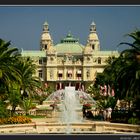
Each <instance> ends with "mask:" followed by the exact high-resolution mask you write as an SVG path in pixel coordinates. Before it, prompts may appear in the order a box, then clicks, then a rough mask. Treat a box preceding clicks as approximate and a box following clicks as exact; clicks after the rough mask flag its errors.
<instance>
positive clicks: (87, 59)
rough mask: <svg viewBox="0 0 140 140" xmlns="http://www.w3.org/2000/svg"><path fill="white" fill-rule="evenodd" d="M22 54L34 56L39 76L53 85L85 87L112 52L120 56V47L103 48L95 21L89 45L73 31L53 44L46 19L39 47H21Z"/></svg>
mask: <svg viewBox="0 0 140 140" xmlns="http://www.w3.org/2000/svg"><path fill="white" fill-rule="evenodd" d="M21 55H22V57H31V58H32V59H33V60H34V63H35V64H36V65H37V66H38V69H37V71H36V76H39V77H40V78H41V79H42V81H43V82H44V83H47V85H48V86H51V87H52V88H54V90H58V89H63V88H65V86H75V88H76V90H81V89H82V90H85V89H86V88H87V87H88V86H89V85H90V84H92V83H93V81H94V80H95V77H96V74H97V73H101V72H103V70H104V68H105V66H106V60H107V59H108V57H109V56H115V57H118V56H119V53H118V51H101V50H100V41H99V38H98V35H97V32H96V25H95V23H94V22H92V23H91V25H90V30H89V35H88V37H87V43H86V45H85V46H84V45H82V44H81V43H80V42H79V40H78V39H76V38H74V37H73V36H72V34H71V33H68V34H67V36H66V37H65V38H64V39H62V40H61V41H60V43H57V44H56V45H54V44H53V40H52V37H51V35H50V31H49V25H48V23H47V22H45V23H44V24H43V31H42V34H41V40H40V50H30V51H29V50H28V51H27V50H22V52H21Z"/></svg>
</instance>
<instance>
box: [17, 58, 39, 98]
mask: <svg viewBox="0 0 140 140" xmlns="http://www.w3.org/2000/svg"><path fill="white" fill-rule="evenodd" d="M15 67H16V68H17V69H18V72H19V74H20V77H21V85H20V86H21V90H22V91H23V97H33V96H34V94H35V93H36V92H37V90H36V89H37V88H39V89H42V83H41V80H40V79H39V78H38V77H36V76H34V75H35V72H36V65H35V64H33V61H32V60H31V59H30V58H19V61H18V62H17V63H16V66H15Z"/></svg>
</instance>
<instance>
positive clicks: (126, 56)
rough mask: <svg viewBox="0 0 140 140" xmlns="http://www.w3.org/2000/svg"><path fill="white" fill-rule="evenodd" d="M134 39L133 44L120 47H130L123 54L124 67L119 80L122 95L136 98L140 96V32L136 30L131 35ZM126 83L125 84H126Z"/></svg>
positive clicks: (120, 71) (124, 43)
mask: <svg viewBox="0 0 140 140" xmlns="http://www.w3.org/2000/svg"><path fill="white" fill-rule="evenodd" d="M128 36H129V37H131V38H133V39H134V41H133V42H132V43H127V42H122V43H120V44H119V45H128V46H130V48H129V49H125V50H124V51H122V53H121V58H122V60H123V66H122V67H121V69H120V70H119V73H118V77H117V80H118V81H120V82H121V84H122V86H123V87H124V88H122V93H123V94H124V96H126V97H129V96H131V97H135V96H137V95H140V86H139V83H140V58H139V56H140V31H139V30H136V31H134V32H132V33H130V34H128ZM124 81H125V82H124Z"/></svg>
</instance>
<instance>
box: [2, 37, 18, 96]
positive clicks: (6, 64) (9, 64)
mask: <svg viewBox="0 0 140 140" xmlns="http://www.w3.org/2000/svg"><path fill="white" fill-rule="evenodd" d="M10 44H11V43H10V42H5V41H4V40H2V39H0V96H3V95H4V93H6V91H8V89H9V87H10V86H11V85H12V81H20V77H19V74H18V72H17V70H16V69H15V67H14V64H15V62H16V59H17V56H18V54H19V53H18V49H17V48H9V46H10Z"/></svg>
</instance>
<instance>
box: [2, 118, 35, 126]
mask: <svg viewBox="0 0 140 140" xmlns="http://www.w3.org/2000/svg"><path fill="white" fill-rule="evenodd" d="M30 122H32V121H31V118H28V117H26V116H14V117H10V118H0V124H24V123H30Z"/></svg>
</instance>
